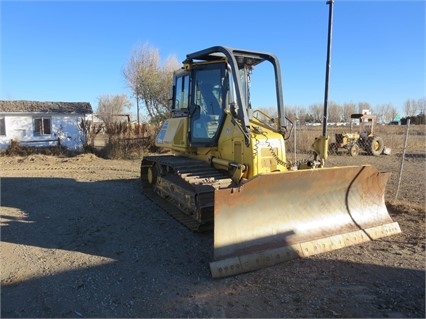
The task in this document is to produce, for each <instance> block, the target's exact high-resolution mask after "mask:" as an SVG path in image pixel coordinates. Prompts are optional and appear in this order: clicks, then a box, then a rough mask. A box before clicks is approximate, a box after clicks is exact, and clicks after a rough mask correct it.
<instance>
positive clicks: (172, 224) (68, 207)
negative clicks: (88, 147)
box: [0, 154, 425, 318]
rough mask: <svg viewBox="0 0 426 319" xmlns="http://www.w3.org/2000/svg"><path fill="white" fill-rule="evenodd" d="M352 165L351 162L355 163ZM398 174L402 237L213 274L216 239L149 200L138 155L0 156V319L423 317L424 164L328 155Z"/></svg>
mask: <svg viewBox="0 0 426 319" xmlns="http://www.w3.org/2000/svg"><path fill="white" fill-rule="evenodd" d="M351 161H352V163H351ZM372 161H375V163H372V164H374V165H375V166H377V167H378V168H379V169H380V170H388V171H389V170H390V171H392V172H394V175H393V177H392V178H391V180H390V181H389V184H388V188H387V193H386V200H387V202H388V203H387V206H388V210H389V212H390V215H391V216H392V218H393V219H394V221H397V222H399V224H400V227H401V229H402V233H401V234H398V235H394V236H391V237H386V238H383V239H380V240H376V241H374V242H369V243H365V244H361V245H357V246H352V247H349V248H345V249H341V250H337V251H333V252H329V253H325V254H322V255H317V256H314V257H311V258H306V259H296V260H292V261H289V262H286V263H283V264H280V265H276V266H273V267H270V268H265V269H261V270H259V271H255V272H251V273H246V274H241V275H238V276H235V277H229V278H223V279H212V278H211V276H210V273H209V267H208V263H209V261H210V260H211V259H212V233H204V234H199V233H193V232H191V231H189V230H187V229H186V228H185V227H183V226H182V225H181V224H179V223H177V222H176V221H175V220H174V219H172V218H171V217H169V216H168V215H167V214H166V213H165V212H164V211H163V210H161V209H160V208H159V207H158V206H156V205H155V204H154V203H152V202H151V201H150V200H149V199H147V198H146V197H145V196H144V195H143V193H142V192H141V188H140V183H139V160H104V159H100V158H97V157H96V156H94V155H91V154H86V155H79V156H76V157H71V158H60V157H51V156H45V155H31V156H28V157H0V164H1V174H0V177H1V220H0V222H1V243H0V244H1V246H0V247H1V256H0V257H1V259H0V262H1V317H2V318H5V317H76V318H78V317H98V318H100V317H263V318H265V317H358V318H372V317H376V318H378V317H380V318H382V317H390V318H400V317H413V318H414V317H417V318H424V317H425V159H424V157H418V158H417V157H415V158H407V160H406V161H407V163H406V164H405V166H404V167H405V168H404V178H403V180H402V181H403V184H402V185H403V186H404V187H402V188H401V191H400V196H399V197H398V201H394V200H393V199H394V197H395V190H396V186H397V179H396V177H394V176H396V175H397V174H396V173H397V172H398V170H399V167H400V164H399V163H400V161H399V158H398V156H397V155H394V156H380V157H379V158H374V159H373V158H372V157H368V156H359V157H358V158H356V159H353V158H350V157H348V156H335V157H331V158H330V161H329V162H330V163H331V164H332V165H341V164H342V163H343V164H346V165H350V164H357V165H358V164H363V162H368V163H371V162H372Z"/></svg>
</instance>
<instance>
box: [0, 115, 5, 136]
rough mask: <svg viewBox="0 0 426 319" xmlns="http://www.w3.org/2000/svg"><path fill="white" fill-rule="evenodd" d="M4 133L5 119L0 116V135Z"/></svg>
mask: <svg viewBox="0 0 426 319" xmlns="http://www.w3.org/2000/svg"><path fill="white" fill-rule="evenodd" d="M5 135H6V121H5V120H4V117H0V136H5Z"/></svg>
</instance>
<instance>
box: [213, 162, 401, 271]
mask: <svg viewBox="0 0 426 319" xmlns="http://www.w3.org/2000/svg"><path fill="white" fill-rule="evenodd" d="M389 176H390V173H380V172H378V171H377V169H376V168H374V167H372V166H349V167H334V168H322V169H316V170H300V171H290V172H285V173H273V174H268V175H258V176H256V177H254V178H252V179H251V180H249V181H248V182H247V183H245V184H244V185H242V186H241V187H239V188H227V189H221V190H216V191H215V199H214V206H215V209H214V261H212V262H211V263H210V270H211V273H212V276H213V277H216V278H217V277H225V276H231V275H236V274H239V273H243V272H247V271H252V270H255V269H259V268H263V267H267V266H272V265H274V264H277V263H280V262H283V261H286V260H290V259H294V258H297V257H307V256H311V255H315V254H319V253H323V252H327V251H331V250H335V249H340V248H343V247H346V246H350V245H354V244H358V243H362V242H366V241H369V240H374V239H377V238H381V237H385V236H389V235H392V234H397V233H400V232H401V230H400V228H399V225H398V223H396V222H393V221H392V219H391V217H390V216H389V214H388V211H387V209H386V206H385V201H384V193H385V187H386V184H387V181H388V179H389Z"/></svg>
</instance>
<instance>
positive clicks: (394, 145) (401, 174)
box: [287, 122, 426, 209]
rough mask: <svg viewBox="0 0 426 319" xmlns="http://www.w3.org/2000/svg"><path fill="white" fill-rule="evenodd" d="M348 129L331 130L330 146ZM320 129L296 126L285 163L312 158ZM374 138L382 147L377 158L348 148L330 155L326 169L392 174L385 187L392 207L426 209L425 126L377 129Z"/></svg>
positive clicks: (333, 127)
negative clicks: (371, 169) (352, 168)
mask: <svg viewBox="0 0 426 319" xmlns="http://www.w3.org/2000/svg"><path fill="white" fill-rule="evenodd" d="M348 131H349V127H345V126H330V127H328V129H327V134H328V136H329V144H332V143H334V142H335V141H336V138H339V136H341V134H345V133H346V132H348ZM321 133H322V129H321V127H319V126H316V127H314V126H305V125H295V128H294V130H293V133H292V136H290V138H289V139H288V140H287V159H288V160H290V161H297V160H303V159H305V158H312V151H311V144H312V142H313V141H314V138H315V137H316V136H320V135H321ZM375 136H378V137H380V138H381V139H382V140H383V143H384V151H383V152H382V153H381V154H380V155H372V154H371V152H368V151H362V152H359V153H358V154H356V155H355V156H353V154H352V155H351V150H350V148H347V149H344V148H342V149H339V150H338V151H337V152H330V154H329V158H328V159H327V161H326V166H327V167H332V166H352V165H372V166H375V167H376V168H377V169H378V170H379V171H382V172H391V173H392V174H391V177H390V179H389V181H388V184H387V187H386V198H385V199H386V201H387V202H390V203H392V204H400V203H402V204H404V205H409V206H411V205H412V206H416V207H420V208H422V209H425V207H426V185H425V180H426V126H425V125H413V124H410V123H409V122H408V123H407V125H378V126H377V127H376V131H375Z"/></svg>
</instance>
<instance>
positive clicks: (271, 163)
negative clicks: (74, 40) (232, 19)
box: [141, 9, 400, 278]
mask: <svg viewBox="0 0 426 319" xmlns="http://www.w3.org/2000/svg"><path fill="white" fill-rule="evenodd" d="M330 10H331V9H330ZM329 30H330V28H329ZM329 40H330V37H329ZM329 43H330V41H329ZM329 47H330V46H329ZM262 63H269V64H270V65H271V66H272V68H273V70H274V71H273V74H274V82H275V97H276V103H277V110H276V112H275V114H267V113H266V112H264V111H262V110H260V109H258V108H256V106H254V105H252V101H251V96H250V78H251V75H252V73H254V72H255V68H256V67H257V66H258V65H260V64H262ZM327 70H328V69H327ZM327 74H328V71H327ZM327 78H328V75H327ZM173 83H174V84H173V88H172V90H171V91H172V97H171V114H170V118H169V119H167V120H166V121H165V122H164V124H163V126H162V128H161V130H160V132H159V134H158V135H157V137H156V141H155V143H156V145H157V146H158V147H161V148H164V149H169V150H171V152H172V155H158V156H145V157H144V158H143V159H142V161H141V181H142V187H143V191H144V192H145V194H147V195H148V196H149V197H150V198H152V199H153V200H155V201H156V202H157V203H158V204H159V205H160V206H162V207H163V208H164V209H165V210H166V211H167V212H168V213H169V214H171V215H172V216H173V217H175V218H176V219H177V220H179V221H180V222H181V223H183V224H184V225H186V226H187V227H188V228H190V229H192V230H196V231H203V230H208V229H211V228H213V233H214V249H213V250H214V251H213V253H214V257H213V260H212V261H211V263H210V271H211V274H212V276H213V277H215V278H218V277H224V276H231V275H236V274H239V273H243V272H248V271H252V270H256V269H259V268H263V267H266V266H271V265H274V264H277V263H280V262H283V261H286V260H290V259H293V258H296V257H306V256H311V255H314V254H319V253H322V252H326V251H331V250H335V249H339V248H343V247H346V246H349V245H353V244H358V243H362V242H365V241H369V240H373V239H376V238H380V237H384V236H388V235H392V234H396V233H399V232H400V229H399V226H398V224H397V223H396V222H393V221H392V219H391V218H390V216H389V214H388V211H387V209H386V206H385V202H384V192H385V186H386V183H387V180H388V178H389V175H390V174H389V173H380V172H378V171H377V169H375V168H374V167H372V166H350V167H325V160H326V159H327V151H328V137H327V136H326V131H325V130H326V123H324V125H323V135H322V136H319V137H318V138H316V139H315V140H314V141H313V145H312V147H313V151H314V152H313V154H314V156H313V157H312V158H311V159H307V160H304V161H299V162H296V163H294V162H290V161H289V160H288V159H287V157H286V147H285V141H286V139H287V137H288V134H289V133H290V131H291V127H292V125H291V122H289V121H288V120H287V119H286V118H285V116H284V104H283V93H282V83H281V72H280V66H279V62H278V60H277V58H276V57H275V56H274V55H273V54H269V53H264V52H256V51H248V50H240V49H232V48H228V47H223V46H215V47H211V48H207V49H205V50H201V51H198V52H194V53H191V54H188V55H187V57H186V60H185V61H184V62H183V67H182V69H180V70H178V71H176V72H175V74H174V82H173ZM327 83H328V80H327ZM327 87H328V85H326V92H327ZM325 100H326V99H325ZM325 104H326V103H325ZM324 109H325V111H324V116H325V118H326V114H327V112H326V109H327V108H326V105H325V106H324Z"/></svg>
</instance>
